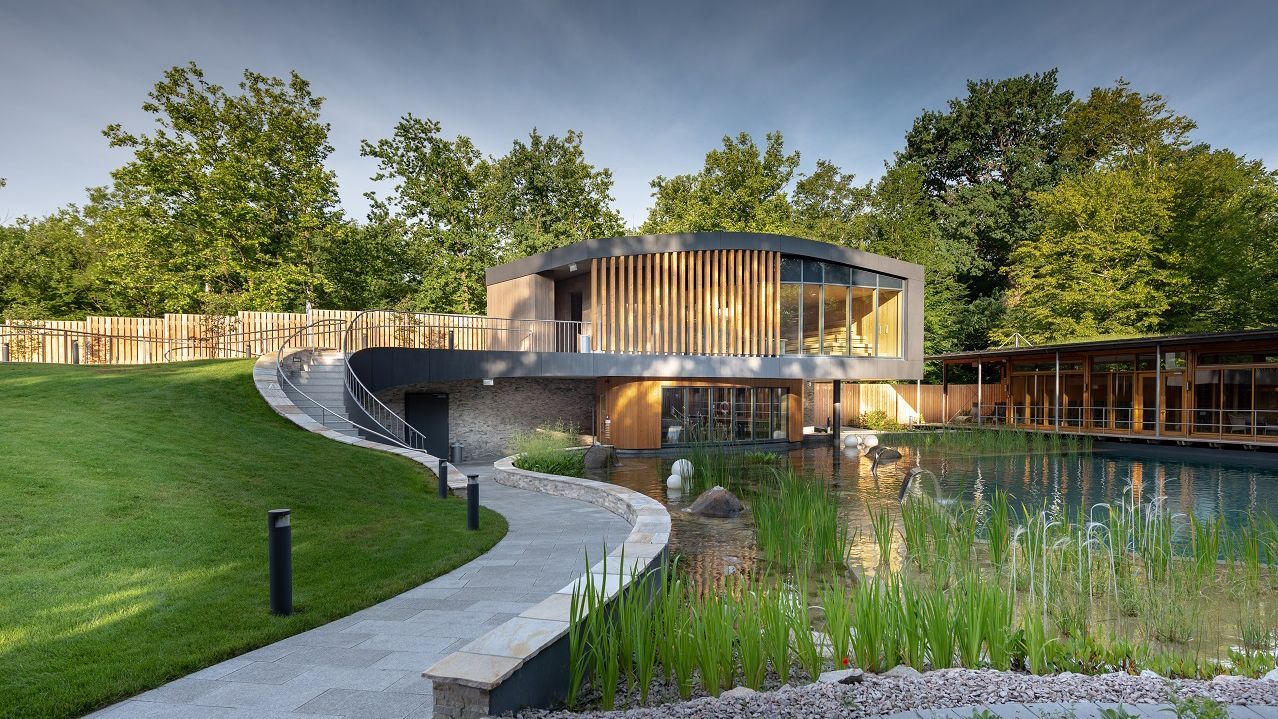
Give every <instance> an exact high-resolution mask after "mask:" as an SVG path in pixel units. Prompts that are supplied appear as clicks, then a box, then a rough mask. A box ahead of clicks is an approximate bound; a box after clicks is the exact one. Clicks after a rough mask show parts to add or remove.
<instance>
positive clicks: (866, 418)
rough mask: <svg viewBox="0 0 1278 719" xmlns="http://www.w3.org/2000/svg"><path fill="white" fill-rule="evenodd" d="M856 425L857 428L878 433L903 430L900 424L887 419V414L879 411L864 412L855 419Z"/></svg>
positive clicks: (889, 418)
mask: <svg viewBox="0 0 1278 719" xmlns="http://www.w3.org/2000/svg"><path fill="white" fill-rule="evenodd" d="M856 424H857V426H858V427H863V428H865V429H872V430H875V431H879V432H886V431H893V430H899V429H902V428H903V425H902V424H901V423H900V422H897V421H896V420H894V419H892V418H891V417H889V416H888V413H887V412H884V411H883V410H881V409H876V410H874V411H872V412H866V413H865V414H863V415H861V416H860V417H859V418H857V422H856Z"/></svg>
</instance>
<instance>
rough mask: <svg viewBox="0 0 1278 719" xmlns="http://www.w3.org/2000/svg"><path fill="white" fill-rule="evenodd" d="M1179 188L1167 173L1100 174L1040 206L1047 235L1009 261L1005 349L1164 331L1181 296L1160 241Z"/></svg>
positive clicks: (1063, 186)
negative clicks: (1025, 342) (1019, 341)
mask: <svg viewBox="0 0 1278 719" xmlns="http://www.w3.org/2000/svg"><path fill="white" fill-rule="evenodd" d="M1173 193H1174V188H1173V186H1172V184H1171V183H1170V182H1169V181H1168V180H1167V178H1166V177H1165V176H1164V174H1163V173H1161V172H1150V171H1136V170H1127V169H1121V170H1100V171H1096V172H1092V173H1087V174H1084V175H1077V176H1072V177H1068V178H1066V179H1065V180H1062V181H1061V183H1060V184H1058V185H1057V186H1056V187H1055V188H1053V189H1052V190H1050V191H1048V192H1043V193H1038V194H1036V195H1035V196H1034V201H1035V203H1036V206H1037V209H1038V210H1039V211H1040V212H1041V213H1042V216H1043V223H1044V229H1043V234H1042V235H1041V236H1040V237H1039V238H1037V239H1035V240H1031V241H1027V242H1025V243H1023V244H1021V246H1019V247H1018V248H1017V249H1016V251H1015V252H1014V253H1013V254H1012V267H1011V269H1010V272H1009V275H1010V277H1011V280H1012V290H1011V291H1010V292H1009V293H1008V296H1007V304H1008V308H1007V314H1008V317H1007V323H1006V325H1005V327H1006V328H1007V329H1005V330H1004V331H1003V332H1002V338H1003V339H1006V337H1007V336H1010V333H1011V332H1012V331H1019V332H1020V333H1021V334H1022V335H1024V336H1025V337H1026V338H1028V339H1029V340H1030V341H1031V342H1044V341H1064V340H1071V339H1079V338H1085V337H1100V336H1106V335H1139V334H1147V333H1150V332H1154V331H1157V330H1159V329H1160V327H1161V326H1162V323H1163V316H1164V313H1166V312H1167V310H1168V309H1169V308H1170V307H1171V298H1172V296H1173V295H1174V294H1175V293H1176V292H1179V291H1181V290H1182V289H1183V287H1184V281H1183V276H1182V275H1181V274H1180V273H1179V272H1178V271H1177V270H1176V267H1177V265H1178V263H1179V261H1180V257H1179V255H1178V254H1177V253H1175V252H1174V251H1173V250H1171V249H1170V248H1168V247H1167V246H1166V245H1165V243H1163V242H1162V240H1161V238H1162V236H1163V234H1164V233H1165V232H1166V231H1167V229H1168V227H1169V226H1170V225H1171V223H1172V221H1173V218H1172V212H1171V204H1172V199H1173Z"/></svg>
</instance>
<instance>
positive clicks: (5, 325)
mask: <svg viewBox="0 0 1278 719" xmlns="http://www.w3.org/2000/svg"><path fill="white" fill-rule="evenodd" d="M356 314H358V313H357V312H354V311H347V310H315V311H312V312H311V313H310V315H309V319H308V316H307V315H306V314H305V313H300V312H240V313H238V314H236V315H229V316H223V315H198V314H166V315H164V316H163V317H101V316H90V317H86V318H85V319H83V320H11V321H8V322H0V361H6V362H37V363H47V364H75V363H83V364H150V363H158V362H176V361H182V360H192V359H212V358H227V357H253V356H256V355H260V354H263V353H265V352H270V351H273V350H275V349H278V348H279V346H280V344H281V343H283V342H284V341H285V340H286V339H288V338H289V337H290V336H291V335H293V334H294V333H296V332H297V331H298V330H300V329H302V328H304V327H306V326H307V324H308V323H310V322H315V321H318V320H325V319H341V320H344V321H345V320H349V319H350V318H352V317H354V316H355V315H356ZM341 334H342V332H341V327H340V325H338V324H337V323H336V322H333V323H328V324H327V325H321V326H320V327H316V328H312V329H311V330H310V331H308V332H306V333H304V334H303V336H301V337H299V338H298V340H297V343H298V344H299V345H304V346H310V347H332V348H336V347H340V346H341V341H342V337H341Z"/></svg>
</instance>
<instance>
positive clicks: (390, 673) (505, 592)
mask: <svg viewBox="0 0 1278 719" xmlns="http://www.w3.org/2000/svg"><path fill="white" fill-rule="evenodd" d="M461 469H462V471H463V472H467V473H471V474H474V473H478V474H480V492H479V496H480V500H481V501H482V502H483V504H484V506H486V507H489V508H491V509H494V510H496V511H497V512H499V513H501V514H502V515H503V516H505V517H506V520H507V521H508V522H509V524H510V531H509V533H507V534H506V536H505V537H504V538H503V539H502V540H501V541H500V542H498V543H497V545H496V546H495V547H493V549H492V550H491V551H489V552H488V553H487V554H485V555H483V556H482V557H479V558H478V559H476V560H474V561H472V562H470V563H469V564H466V565H465V566H462V567H459V568H457V569H455V570H453V571H452V572H449V573H448V574H445V575H443V576H441V577H438V578H436V579H433V580H431V581H429V582H427V583H426V584H423V585H422V586H420V587H417V588H416V589H411V590H409V591H407V592H404V593H403V594H401V595H399V596H397V597H394V598H392V599H388V600H386V601H384V602H382V603H381V604H378V605H375V606H372V607H369V608H368V609H364V610H362V611H359V612H356V613H354V614H352V615H350V616H349V617H346V618H345V619H339V620H337V621H335V622H332V623H330V624H326V625H324V626H322V627H318V628H316V629H313V630H311V631H309V632H305V633H302V634H298V635H296V636H293V637H289V638H288V639H284V640H282V641H279V642H276V643H275V644H271V645H269V646H266V647H262V648H261V649H257V650H255V651H251V652H249V653H247V654H244V655H242V656H239V657H236V658H235V659H229V660H227V661H224V662H222V663H220V664H216V665H214V666H211V667H209V668H207V669H204V670H201V671H198V672H195V673H194V674H191V675H189V676H186V677H183V678H181V679H178V680H176V681H173V682H170V683H168V684H165V685H164V686H162V687H159V688H157V689H153V690H151V691H149V692H146V693H144V694H141V695H139V696H137V697H135V698H133V699H130V700H128V701H125V702H122V703H120V704H116V705H114V706H111V707H107V708H106V709H103V710H101V711H99V712H96V713H94V714H92V715H90V716H92V717H93V719H108V718H109V719H135V718H141V717H146V718H148V719H166V718H168V717H173V718H174V719H177V718H179V717H180V718H182V719H302V718H303V717H307V718H309V719H316V718H317V717H349V718H350V719H356V718H361V719H364V718H366V719H405V718H410V717H411V718H412V719H427V718H429V717H430V716H431V714H432V711H431V709H432V699H431V685H430V681H429V680H427V679H424V678H422V676H421V673H422V671H423V670H425V669H426V668H427V667H429V666H430V665H431V664H434V663H435V662H436V661H437V660H439V659H441V658H443V657H444V656H446V655H448V654H450V653H452V652H453V651H455V650H457V649H459V648H460V647H462V646H463V645H465V644H466V643H468V642H470V641H471V640H472V639H475V638H477V637H479V636H480V635H482V634H484V633H486V632H488V631H489V630H491V629H492V628H493V627H495V626H497V625H499V624H501V623H503V622H505V621H506V620H508V619H510V618H512V617H514V616H515V615H516V614H518V613H519V612H522V611H523V610H525V609H527V608H528V607H531V606H532V605H534V604H537V603H538V602H540V601H541V600H543V599H545V598H546V597H548V596H550V595H551V594H554V593H555V592H557V591H559V590H560V589H563V588H564V587H565V586H567V585H568V584H570V583H571V582H572V581H573V580H575V579H576V578H577V577H579V576H580V575H581V573H582V572H583V571H585V569H586V568H587V567H589V566H590V564H587V560H586V553H589V555H590V560H589V561H590V563H591V564H593V563H594V562H597V561H599V559H601V558H602V557H603V556H604V555H606V554H607V549H605V543H606V545H607V547H608V549H611V548H613V547H616V546H618V545H619V544H620V543H621V542H622V540H624V539H625V537H626V535H627V534H628V533H629V532H630V525H629V524H627V523H626V522H625V520H623V519H621V518H620V517H618V516H616V515H614V514H612V513H610V512H608V511H606V510H604V509H601V508H599V507H597V506H595V505H593V504H587V503H585V502H581V501H577V500H573V499H564V498H560V497H552V496H550V495H545V494H541V493H538V492H530V491H527V490H523V489H515V488H512V487H505V486H502V485H499V484H496V483H495V482H493V481H492V465H491V464H489V465H470V466H464V467H461Z"/></svg>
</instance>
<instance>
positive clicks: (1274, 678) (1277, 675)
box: [1261, 669, 1278, 682]
mask: <svg viewBox="0 0 1278 719" xmlns="http://www.w3.org/2000/svg"><path fill="white" fill-rule="evenodd" d="M1261 679H1263V680H1265V681H1267V682H1278V669H1270V670H1269V673H1268V674H1266V675H1265V676H1263V677H1261Z"/></svg>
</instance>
